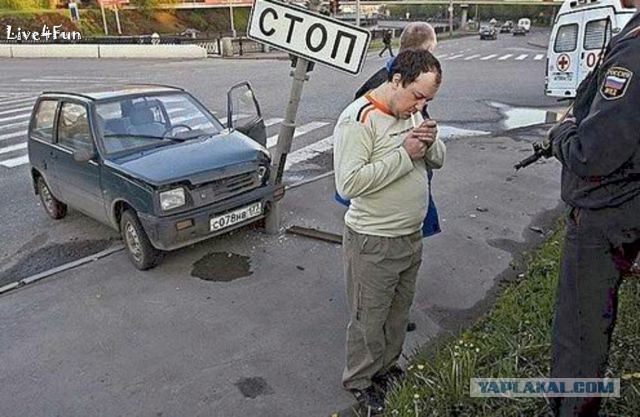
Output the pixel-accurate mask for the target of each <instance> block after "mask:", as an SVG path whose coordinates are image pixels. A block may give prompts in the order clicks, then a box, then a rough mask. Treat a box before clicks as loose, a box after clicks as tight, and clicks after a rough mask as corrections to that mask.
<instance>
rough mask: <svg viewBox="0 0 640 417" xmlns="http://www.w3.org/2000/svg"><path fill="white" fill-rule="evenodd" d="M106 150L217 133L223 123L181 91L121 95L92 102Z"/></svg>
mask: <svg viewBox="0 0 640 417" xmlns="http://www.w3.org/2000/svg"><path fill="white" fill-rule="evenodd" d="M96 113H97V119H98V125H99V131H100V136H101V139H102V144H103V146H104V148H105V150H106V152H107V153H108V154H113V153H120V152H125V151H131V150H137V149H139V148H146V147H155V146H162V145H166V144H170V143H174V142H176V141H184V140H190V139H193V138H197V137H202V136H205V135H206V136H209V135H215V134H218V133H220V131H221V130H222V129H223V126H222V125H221V124H220V122H219V121H218V120H217V119H216V118H215V117H213V116H212V115H211V114H210V113H209V112H208V111H207V110H206V109H204V108H203V107H202V106H201V105H200V104H199V103H198V102H196V101H195V100H194V99H193V98H192V97H191V96H189V95H188V94H184V93H171V94H161V95H157V94H153V95H138V96H134V97H131V96H128V97H123V98H122V99H120V100H116V101H109V102H105V103H100V104H98V105H97V106H96Z"/></svg>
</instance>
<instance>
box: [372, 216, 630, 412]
mask: <svg viewBox="0 0 640 417" xmlns="http://www.w3.org/2000/svg"><path fill="white" fill-rule="evenodd" d="M558 229H560V227H559V228H558ZM561 246H562V232H561V231H560V230H557V231H556V232H555V233H554V234H553V235H552V236H551V237H550V238H549V239H548V240H547V241H546V242H545V243H544V244H543V245H542V246H541V247H540V248H539V249H538V250H537V251H535V252H534V253H532V254H530V255H528V256H527V259H526V262H525V265H526V271H525V273H524V277H523V278H522V279H521V280H519V281H518V282H515V283H512V284H508V285H506V287H505V289H504V290H503V292H502V294H501V295H500V296H499V297H498V299H497V300H496V303H495V305H494V307H493V308H492V309H491V311H490V312H489V313H487V314H486V315H485V316H484V317H483V318H482V319H480V320H479V321H478V322H477V323H476V324H475V325H473V326H472V327H471V328H470V329H468V330H466V331H464V332H462V333H461V334H460V335H458V337H457V338H455V339H452V340H449V341H447V342H445V343H444V344H442V345H440V346H439V347H432V348H426V349H425V350H423V351H420V352H418V353H416V354H415V356H414V357H413V358H412V360H411V361H410V365H409V367H408V371H409V372H408V377H407V379H406V380H405V381H403V383H402V384H400V385H399V386H397V387H396V389H395V390H394V391H392V392H391V393H390V394H389V396H388V400H389V406H388V408H387V411H386V414H385V416H403V417H416V416H421V417H422V416H456V417H458V416H459V417H462V416H465V417H466V416H469V417H471V416H473V417H481V416H487V417H488V416H491V417H513V416H546V415H548V414H549V412H550V408H549V406H548V404H547V403H546V401H545V399H543V398H517V399H504V398H471V397H470V396H469V379H470V378H472V377H487V378H499V377H509V378H541V377H547V376H548V375H549V366H550V335H551V318H552V313H553V303H554V300H555V288H556V283H557V280H558V270H559V261H560V248H561ZM638 278H639V277H637V276H636V277H631V278H629V279H627V280H626V282H625V283H624V284H623V285H622V287H621V292H620V300H619V303H620V304H619V313H618V322H617V327H616V330H615V332H614V337H613V342H612V349H611V356H610V360H609V370H608V374H609V375H610V376H612V377H619V378H622V381H621V396H620V398H612V399H607V400H605V402H604V403H603V411H605V412H606V413H607V414H606V415H607V416H625V417H630V416H638V415H640V357H639V356H638V355H637V353H638V350H639V348H640V318H639V317H638V314H637V312H638V311H639V310H640V280H639V279H638Z"/></svg>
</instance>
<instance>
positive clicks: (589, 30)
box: [584, 19, 611, 49]
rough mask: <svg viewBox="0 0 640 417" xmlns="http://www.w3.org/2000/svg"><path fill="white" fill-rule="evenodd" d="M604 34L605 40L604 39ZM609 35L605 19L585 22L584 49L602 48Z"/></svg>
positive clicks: (607, 41)
mask: <svg viewBox="0 0 640 417" xmlns="http://www.w3.org/2000/svg"><path fill="white" fill-rule="evenodd" d="M605 36H606V40H605ZM610 37H611V31H609V30H607V19H600V20H592V21H591V22H589V23H587V26H586V29H585V33H584V49H602V47H603V46H605V45H606V44H607V43H609V38H610Z"/></svg>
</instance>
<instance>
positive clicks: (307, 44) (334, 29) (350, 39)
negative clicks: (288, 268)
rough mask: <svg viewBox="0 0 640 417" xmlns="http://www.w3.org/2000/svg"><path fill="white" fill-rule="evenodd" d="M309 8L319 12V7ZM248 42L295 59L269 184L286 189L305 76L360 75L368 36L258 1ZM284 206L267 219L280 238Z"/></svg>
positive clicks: (269, 229) (282, 5) (277, 204)
mask: <svg viewBox="0 0 640 417" xmlns="http://www.w3.org/2000/svg"><path fill="white" fill-rule="evenodd" d="M311 7H314V8H316V9H317V8H318V7H319V2H312V3H311ZM247 35H248V37H249V38H251V39H254V40H256V41H258V42H261V43H264V44H267V45H270V46H273V47H276V48H279V49H283V50H285V51H287V52H290V53H291V54H292V55H295V56H296V58H295V70H294V71H293V72H292V74H291V75H292V76H293V82H292V84H291V94H290V97H289V102H288V103H287V108H286V111H285V118H284V121H283V122H282V125H281V128H280V133H279V134H278V143H277V145H276V153H275V155H276V157H275V158H274V159H273V164H274V166H273V167H272V168H273V169H272V172H273V173H274V174H273V175H272V176H271V180H270V181H271V183H272V184H273V185H275V186H281V185H282V177H283V175H284V168H285V165H286V162H287V155H288V153H289V152H290V151H291V143H292V140H293V135H294V133H295V130H296V114H297V113H298V105H299V104H300V97H301V96H302V88H303V86H304V82H305V81H306V80H308V77H307V72H308V71H309V70H310V69H311V65H312V64H313V63H314V62H318V63H322V64H325V65H328V66H330V67H333V68H335V69H338V70H341V71H345V72H348V73H350V74H358V73H359V72H360V69H361V68H362V65H363V63H364V58H365V56H366V52H367V48H368V46H369V40H370V37H371V35H370V33H369V32H368V31H366V30H364V29H361V28H359V27H356V26H353V25H348V24H345V23H343V22H340V21H339V20H336V19H331V18H329V17H326V16H322V15H319V14H316V13H314V12H313V11H310V10H307V9H303V8H300V7H297V6H293V5H290V4H286V3H282V2H279V1H276V0H256V2H255V4H254V6H253V8H252V9H251V17H250V18H249V29H248V33H247ZM280 221H281V219H280V202H275V203H274V205H273V207H272V209H271V211H270V212H269V215H268V216H267V219H266V229H267V232H268V233H272V234H276V233H279V232H280Z"/></svg>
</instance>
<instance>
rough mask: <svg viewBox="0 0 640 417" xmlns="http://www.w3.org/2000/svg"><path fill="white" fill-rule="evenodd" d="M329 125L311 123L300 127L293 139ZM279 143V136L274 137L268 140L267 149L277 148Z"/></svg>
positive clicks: (297, 128)
mask: <svg viewBox="0 0 640 417" xmlns="http://www.w3.org/2000/svg"><path fill="white" fill-rule="evenodd" d="M328 124H329V122H311V123H307V124H306V125H302V126H298V127H296V132H295V133H294V135H293V137H294V138H297V137H298V136H301V135H304V134H307V133H309V132H311V131H312V130H316V129H319V128H321V127H324V126H326V125H328ZM277 143H278V135H273V136H271V137H269V138H268V139H267V148H273V147H274V146H276V144H277Z"/></svg>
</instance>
